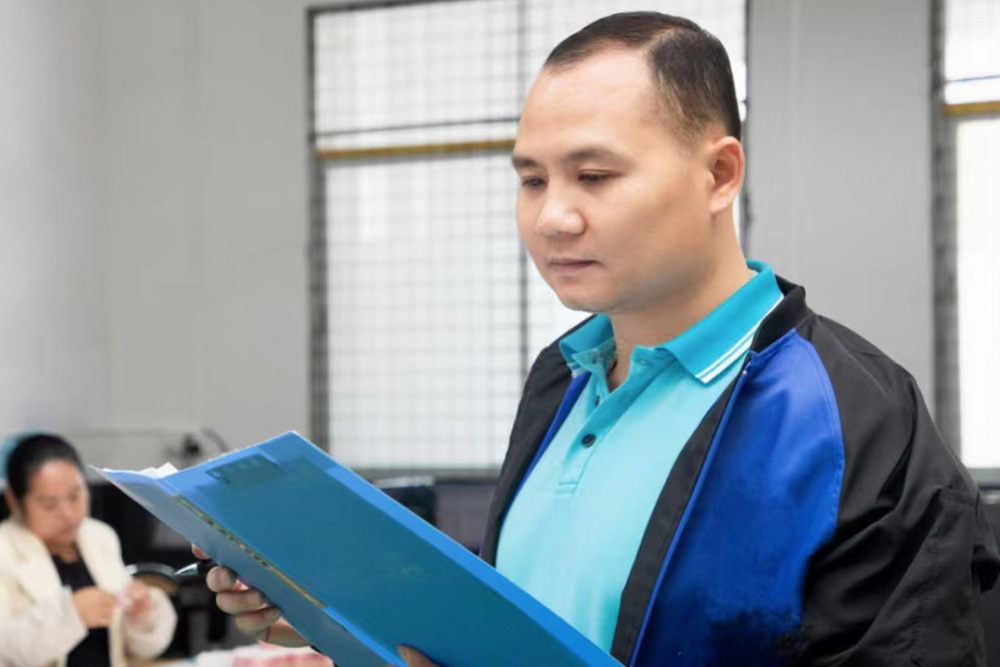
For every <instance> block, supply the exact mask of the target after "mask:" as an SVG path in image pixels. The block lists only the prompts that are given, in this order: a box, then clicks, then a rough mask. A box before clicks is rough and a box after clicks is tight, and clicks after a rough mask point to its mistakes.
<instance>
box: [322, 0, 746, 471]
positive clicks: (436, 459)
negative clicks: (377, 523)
mask: <svg viewBox="0 0 1000 667" xmlns="http://www.w3.org/2000/svg"><path fill="white" fill-rule="evenodd" d="M634 9H653V10H659V11H664V12H667V13H673V14H679V15H682V16H687V17H690V18H692V19H693V20H695V21H697V22H699V23H700V24H701V25H703V26H704V27H705V28H707V29H708V30H711V31H712V32H713V33H715V34H716V35H717V36H718V37H719V38H720V39H721V40H722V41H723V43H724V44H725V45H726V47H727V49H728V50H729V53H730V56H731V58H732V60H733V70H734V73H735V75H736V80H737V87H738V93H739V95H740V98H741V100H742V99H743V98H744V91H745V89H746V67H745V65H744V62H745V46H744V36H745V17H744V2H743V0H714V1H710V2H706V1H703V0H675V1H669V0H660V1H653V2H635V1H623V0H617V1H609V0H586V1H583V0H450V1H438V2H413V1H412V0H410V1H405V2H391V1H390V2H379V3H373V4H372V5H371V6H366V5H363V4H360V3H355V4H352V5H349V6H346V7H344V8H336V7H334V8H329V9H319V10H315V11H314V13H313V14H312V15H311V28H312V40H313V44H312V54H311V57H312V68H311V71H312V91H313V100H312V115H313V125H312V130H313V134H312V145H311V149H312V152H313V155H314V181H313V189H314V201H313V234H312V248H311V250H312V311H313V318H314V320H313V334H312V336H313V341H312V356H313V359H312V361H313V364H312V365H313V382H312V399H313V403H312V404H313V425H312V426H313V434H312V435H313V437H314V439H315V440H316V441H317V442H318V443H320V444H322V445H325V446H327V447H328V449H329V450H330V451H331V452H332V453H333V454H334V455H335V456H336V457H337V458H338V459H339V460H341V461H342V462H344V463H346V464H348V465H350V466H352V467H354V468H356V469H360V470H372V469H379V470H385V469H393V470H418V469H420V470H424V469H435V470H439V471H451V472H458V471H463V472H471V471H480V470H481V471H490V470H495V468H496V466H497V465H498V464H499V463H500V461H501V459H502V457H503V454H504V451H505V450H506V445H507V437H508V434H509V429H510V425H511V422H512V421H513V417H514V412H515V410H516V405H517V400H518V397H519V395H520V391H521V385H522V383H523V381H524V378H525V374H526V372H527V369H528V367H529V365H530V363H531V361H532V360H533V359H534V357H535V356H536V355H537V353H538V352H539V351H540V350H541V349H542V347H543V346H544V345H547V344H548V343H549V342H551V341H552V340H554V339H555V338H556V337H558V336H559V335H560V334H561V333H562V332H563V331H565V330H566V329H567V328H569V327H570V326H572V325H573V324H575V323H576V322H578V321H579V320H581V319H582V318H583V315H582V314H580V313H574V312H570V311H568V310H567V309H565V308H563V307H562V306H561V305H560V304H559V303H558V301H557V300H556V298H555V297H554V296H553V295H552V294H551V292H550V291H549V289H548V287H547V286H546V285H545V284H544V283H543V281H542V280H541V278H540V277H539V276H538V274H537V273H536V271H535V269H534V267H533V266H532V265H531V262H530V261H529V260H528V259H527V257H526V255H525V253H524V251H523V250H522V248H521V245H520V243H519V241H518V239H517V234H516V229H515V225H514V200H515V195H516V184H517V181H516V178H515V176H514V172H513V170H512V169H511V168H510V166H509V153H510V149H511V147H512V145H513V139H514V137H515V134H516V128H517V115H518V113H519V111H520V106H521V102H522V99H523V97H524V94H525V92H526V90H527V88H528V86H529V85H530V83H531V81H532V80H533V78H534V75H535V74H536V72H537V70H538V69H539V68H540V66H541V64H542V62H543V60H544V58H545V56H546V55H547V54H548V52H549V51H550V50H551V49H552V47H554V46H555V44H556V43H558V41H559V40H561V39H563V38H564V37H566V36H567V35H569V34H570V33H572V32H573V31H575V30H577V29H579V28H581V27H583V26H584V25H585V24H587V23H589V22H590V21H592V20H594V19H596V18H598V17H600V16H603V15H606V14H609V13H612V12H616V11H627V10H634Z"/></svg>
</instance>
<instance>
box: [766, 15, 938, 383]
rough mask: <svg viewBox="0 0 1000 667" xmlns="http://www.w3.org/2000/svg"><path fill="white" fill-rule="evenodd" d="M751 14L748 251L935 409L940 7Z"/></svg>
mask: <svg viewBox="0 0 1000 667" xmlns="http://www.w3.org/2000/svg"><path fill="white" fill-rule="evenodd" d="M750 9H751V13H750V41H749V76H750V84H749V112H748V127H747V134H748V141H749V149H748V150H749V164H750V170H749V173H748V186H749V193H750V198H751V199H750V206H751V212H752V216H753V218H752V219H753V227H752V229H751V232H750V254H751V255H753V256H755V257H759V258H761V259H764V260H767V261H769V262H771V264H772V265H773V266H774V267H775V270H776V271H778V272H779V273H782V274H784V275H785V276H786V277H788V278H790V279H792V280H794V281H795V282H798V283H800V284H802V285H804V286H805V288H806V292H807V297H808V299H809V302H810V303H811V305H812V307H813V308H814V309H815V310H817V311H818V312H820V313H822V314H825V315H828V316H830V317H833V318H834V319H837V320H840V321H841V322H843V323H844V324H846V325H847V326H850V327H851V328H853V329H855V330H856V331H858V332H859V333H860V334H862V335H863V336H865V337H866V338H868V339H869V340H871V341H872V342H873V343H875V344H876V345H878V346H879V347H881V348H882V349H883V350H884V351H885V352H887V353H888V354H889V355H890V356H892V357H893V358H895V359H896V360H897V361H899V362H900V363H902V364H903V365H904V366H905V367H906V368H907V369H909V370H910V372H911V373H913V375H914V376H915V377H916V379H917V381H918V383H919V384H920V387H921V389H922V391H923V393H924V396H925V397H927V398H928V400H932V397H933V396H934V388H933V340H934V332H933V291H932V263H931V257H932V254H931V250H932V248H931V136H930V128H931V122H930V110H931V106H930V73H929V66H930V65H929V64H930V62H931V55H930V34H931V32H930V1H929V0H885V1H883V2H867V1H866V0H843V1H841V2H822V1H820V0H767V1H766V2H751V3H750Z"/></svg>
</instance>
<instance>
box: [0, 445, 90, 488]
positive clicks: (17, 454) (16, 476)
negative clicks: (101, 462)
mask: <svg viewBox="0 0 1000 667" xmlns="http://www.w3.org/2000/svg"><path fill="white" fill-rule="evenodd" d="M50 461H68V462H69V463H72V464H73V465H75V466H76V469H77V470H79V471H80V474H81V475H82V474H84V470H83V461H82V460H81V459H80V455H79V454H78V453H77V451H76V449H74V448H73V445H71V444H69V442H67V441H66V440H65V439H63V438H61V437H59V436H58V435H54V434H52V433H32V434H31V435H28V436H24V437H22V438H20V439H19V440H18V441H17V444H16V445H15V446H14V449H13V450H12V451H11V453H10V456H9V457H8V458H7V486H8V487H10V490H11V493H13V494H14V497H15V498H16V499H17V500H18V502H20V501H21V500H23V499H24V496H25V495H26V494H27V493H28V487H29V486H30V485H31V478H32V477H33V476H34V474H35V473H36V472H38V469H39V468H41V467H42V466H43V465H45V464H46V463H49V462H50Z"/></svg>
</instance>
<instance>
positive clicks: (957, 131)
mask: <svg viewBox="0 0 1000 667" xmlns="http://www.w3.org/2000/svg"><path fill="white" fill-rule="evenodd" d="M943 10H944V11H943V14H944V15H943V22H942V23H943V25H942V28H943V36H942V37H941V38H940V39H939V41H940V42H941V43H942V45H943V58H942V76H941V86H940V90H939V91H938V92H939V95H940V99H941V102H942V104H941V110H942V113H941V116H940V119H939V127H938V148H939V150H938V155H939V164H938V168H937V188H938V194H939V197H938V203H937V211H936V218H937V222H936V232H935V238H936V253H935V256H936V273H937V279H936V281H935V282H936V285H937V313H938V315H937V320H938V355H939V359H938V365H937V374H938V378H939V381H938V385H939V391H938V397H937V408H938V421H939V423H940V425H941V429H942V431H943V432H944V434H945V436H946V439H948V440H949V442H951V443H952V444H953V445H955V446H956V447H957V448H958V449H959V452H960V455H961V458H962V460H963V462H964V463H965V464H966V465H967V466H969V467H970V468H986V469H991V468H997V469H1000V411H998V410H997V406H998V405H1000V389H998V384H1000V346H998V343H997V342H998V341H1000V305H998V304H1000V297H998V296H997V295H998V294H1000V262H998V260H1000V191H998V189H997V185H996V184H997V183H1000V38H998V37H997V36H998V35H1000V0H947V1H946V2H945V3H944V6H943Z"/></svg>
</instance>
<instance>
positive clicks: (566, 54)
mask: <svg viewBox="0 0 1000 667" xmlns="http://www.w3.org/2000/svg"><path fill="white" fill-rule="evenodd" d="M616 45H617V46H624V47H626V48H636V49H639V48H646V49H647V52H646V53H647V61H648V63H649V67H650V73H651V74H652V76H653V79H654V81H655V82H656V84H657V87H658V88H659V89H660V92H661V96H660V97H661V101H662V102H664V103H665V105H666V108H667V109H668V110H669V111H670V112H671V113H672V114H674V115H676V117H677V118H678V119H679V121H680V122H679V124H678V125H679V126H678V128H677V129H678V130H679V131H680V132H682V133H683V135H684V136H685V137H686V138H688V139H691V138H694V137H698V136H700V135H701V134H702V133H704V132H705V130H706V129H707V128H708V127H709V126H710V125H711V124H713V123H718V124H720V125H721V126H722V127H723V128H724V129H725V131H726V134H728V135H730V136H733V137H735V138H736V139H739V138H740V136H741V123H740V111H739V106H738V103H737V101H736V85H735V83H734V81H733V70H732V67H731V66H730V64H729V56H727V55H726V49H725V47H724V46H722V42H720V41H719V39H718V38H717V37H716V36H715V35H713V34H712V33H710V32H708V31H707V30H705V29H704V28H702V27H701V26H699V25H698V24H697V23H695V22H694V21H690V20H688V19H685V18H681V17H678V16H670V15H668V14H661V13H659V12H623V13H620V14H611V15H610V16H605V17H604V18H602V19H598V20H596V21H594V22H593V23H591V24H590V25H588V26H586V27H585V28H583V29H581V30H579V31H578V32H575V33H573V34H572V35H570V36H569V37H567V38H566V39H564V40H563V41H562V42H560V43H559V45H558V46H556V48H554V49H553V50H552V53H550V54H549V57H548V58H547V59H546V60H545V65H544V67H545V68H555V69H559V68H563V67H568V66H570V65H573V64H576V63H578V62H580V61H582V60H584V59H586V58H588V57H589V56H591V55H593V54H595V53H598V52H600V51H602V50H604V49H606V48H608V47H612V46H616Z"/></svg>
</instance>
